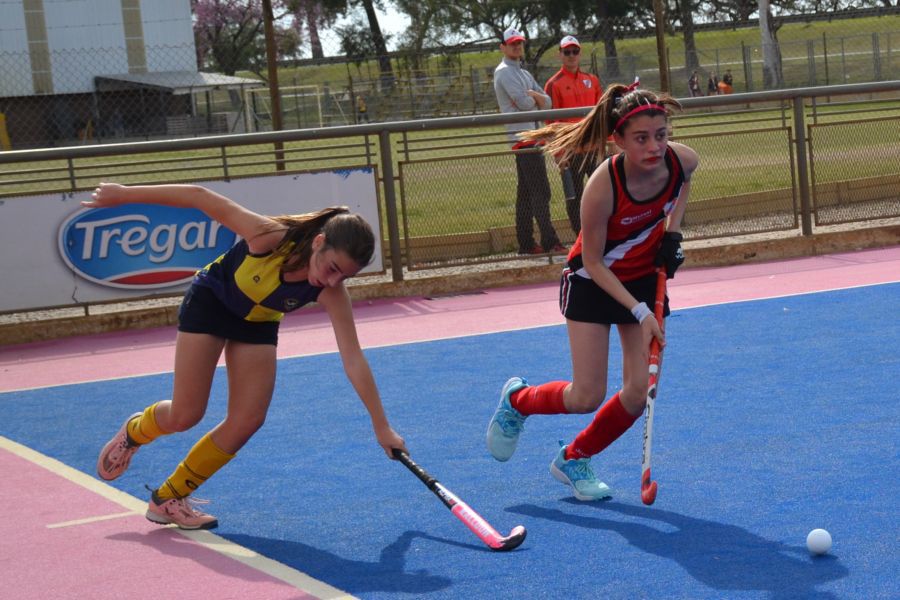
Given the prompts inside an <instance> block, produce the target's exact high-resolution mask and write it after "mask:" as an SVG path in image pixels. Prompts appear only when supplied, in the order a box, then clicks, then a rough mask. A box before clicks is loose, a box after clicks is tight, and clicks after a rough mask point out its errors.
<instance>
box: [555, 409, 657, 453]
mask: <svg viewBox="0 0 900 600" xmlns="http://www.w3.org/2000/svg"><path fill="white" fill-rule="evenodd" d="M639 416H640V415H637V417H636V416H633V415H631V414H630V413H629V412H628V411H627V410H625V407H624V406H622V402H621V401H620V400H619V394H618V392H617V393H616V395H615V396H613V397H612V398H610V399H609V401H608V402H607V403H606V404H604V405H603V406H601V407H600V410H599V411H597V414H596V416H594V420H593V421H591V424H590V425H588V426H587V427H585V428H584V429H582V430H581V433H579V434H578V435H577V436H576V437H575V441H573V442H572V443H571V444H569V446H568V448H566V460H572V459H573V458H587V457H590V456H593V455H595V454H599V453H600V452H601V451H603V449H604V448H606V447H607V446H609V445H610V444H612V443H613V442H614V441H616V440H617V439H619V436H621V435H622V434H623V433H625V432H626V431H628V428H629V427H631V426H632V425H633V424H634V422H635V421H637V419H638V417H639Z"/></svg>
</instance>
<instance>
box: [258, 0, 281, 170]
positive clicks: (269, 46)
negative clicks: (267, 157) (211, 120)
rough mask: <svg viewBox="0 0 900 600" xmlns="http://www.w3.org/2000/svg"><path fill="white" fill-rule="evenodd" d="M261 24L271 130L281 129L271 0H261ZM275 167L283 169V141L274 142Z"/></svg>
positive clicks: (279, 95) (279, 91) (276, 54)
mask: <svg viewBox="0 0 900 600" xmlns="http://www.w3.org/2000/svg"><path fill="white" fill-rule="evenodd" d="M262 9H263V25H264V28H265V32H266V66H267V67H268V74H269V103H270V105H271V111H272V130H273V131H281V129H282V122H281V90H280V88H279V86H278V53H277V50H276V47H275V24H274V23H273V21H274V20H275V19H274V17H273V16H272V0H262ZM275 169H276V170H277V171H284V143H282V142H275Z"/></svg>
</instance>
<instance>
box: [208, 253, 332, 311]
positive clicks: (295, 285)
mask: <svg viewBox="0 0 900 600" xmlns="http://www.w3.org/2000/svg"><path fill="white" fill-rule="evenodd" d="M282 263H283V260H282V259H281V257H280V256H276V255H275V253H274V252H267V253H266V254H251V253H250V249H249V247H248V246H247V242H246V241H245V240H241V241H240V242H238V243H237V244H235V245H234V246H232V247H231V249H230V250H229V251H228V252H226V253H225V254H223V255H222V256H220V257H219V258H217V259H216V260H214V261H213V262H211V263H209V264H208V265H206V266H205V267H203V268H202V269H201V270H200V271H197V274H196V275H195V276H194V284H195V285H202V286H205V287H208V288H210V289H211V290H212V291H213V293H214V294H215V295H216V297H217V298H218V299H219V300H221V301H222V303H223V304H224V305H225V306H226V307H227V308H228V310H230V311H231V312H232V313H234V314H235V315H237V316H239V317H241V318H243V319H244V320H246V321H280V320H281V318H282V317H283V316H284V313H287V312H291V311H292V310H296V309H298V308H300V307H301V306H304V305H306V304H309V303H310V302H315V300H316V299H317V298H318V297H319V293H320V292H321V291H322V289H323V288H320V287H316V286H313V285H310V283H309V282H308V281H305V280H304V281H297V282H286V281H284V278H283V277H282V273H281V265H282Z"/></svg>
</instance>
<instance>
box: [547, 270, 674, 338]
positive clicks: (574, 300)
mask: <svg viewBox="0 0 900 600" xmlns="http://www.w3.org/2000/svg"><path fill="white" fill-rule="evenodd" d="M622 285H624V286H625V289H626V290H628V291H629V292H630V293H631V295H632V296H634V297H635V298H636V299H637V301H638V302H646V303H647V306H648V307H649V308H650V310H653V308H654V306H653V305H654V304H655V303H656V273H651V274H650V275H646V276H644V277H641V278H639V279H634V280H632V281H625V282H623V283H622ZM559 310H560V312H562V314H563V316H564V317H565V318H567V319H571V320H572V321H582V322H584V323H601V324H604V325H615V324H619V323H621V324H626V323H629V324H634V323H637V319H635V318H634V315H632V314H631V310H630V308H625V307H624V306H622V305H621V304H619V302H618V301H616V299H615V298H613V297H612V296H610V295H609V294H607V293H606V292H605V291H603V288H601V287H600V286H599V285H597V284H596V283H594V280H593V279H587V278H585V277H581V276H580V275H576V274H575V273H574V271H570V270H569V269H568V268H567V269H564V270H563V275H562V278H561V279H560V282H559ZM663 315H664V316H669V297H668V296H666V301H665V310H664V312H663Z"/></svg>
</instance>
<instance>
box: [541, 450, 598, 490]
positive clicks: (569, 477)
mask: <svg viewBox="0 0 900 600" xmlns="http://www.w3.org/2000/svg"><path fill="white" fill-rule="evenodd" d="M550 474H551V475H553V477H555V478H556V479H557V480H559V481H561V482H562V483H565V484H566V485H568V486H571V488H572V490H573V491H574V492H575V497H576V498H578V499H579V500H585V501H587V500H602V499H603V498H609V497H611V496H612V490H610V489H609V486H607V485H606V484H605V483H603V482H602V481H600V480H599V479H597V476H596V475H594V470H593V469H592V468H591V459H590V458H573V459H572V460H566V447H565V446H563V447H562V448H560V449H559V454H557V455H556V458H555V459H554V460H553V462H552V463H550Z"/></svg>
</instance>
